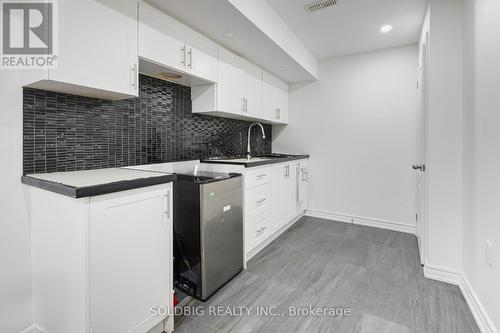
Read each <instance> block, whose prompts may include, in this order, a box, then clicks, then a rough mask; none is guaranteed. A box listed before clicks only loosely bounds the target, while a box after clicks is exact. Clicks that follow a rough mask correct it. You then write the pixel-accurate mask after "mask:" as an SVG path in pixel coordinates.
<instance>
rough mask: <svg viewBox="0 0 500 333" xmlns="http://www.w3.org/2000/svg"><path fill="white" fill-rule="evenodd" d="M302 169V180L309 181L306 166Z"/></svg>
mask: <svg viewBox="0 0 500 333" xmlns="http://www.w3.org/2000/svg"><path fill="white" fill-rule="evenodd" d="M301 171H302V181H303V182H307V170H306V168H302V169H301Z"/></svg>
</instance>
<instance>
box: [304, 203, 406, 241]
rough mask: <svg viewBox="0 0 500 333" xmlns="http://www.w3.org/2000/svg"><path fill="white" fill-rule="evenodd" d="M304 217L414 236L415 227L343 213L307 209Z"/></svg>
mask: <svg viewBox="0 0 500 333" xmlns="http://www.w3.org/2000/svg"><path fill="white" fill-rule="evenodd" d="M306 215H307V216H311V217H317V218H320V219H326V220H332V221H338V222H345V223H353V224H359V225H364V226H367V227H374V228H381V229H387V230H392V231H399V232H404V233H407V234H413V235H414V234H415V226H414V225H410V224H405V223H401V222H395V221H389V220H382V219H376V218H371V217H363V216H356V215H350V214H343V213H335V212H327V211H323V210H316V209H308V210H306Z"/></svg>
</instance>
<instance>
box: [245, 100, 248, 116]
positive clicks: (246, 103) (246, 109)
mask: <svg viewBox="0 0 500 333" xmlns="http://www.w3.org/2000/svg"><path fill="white" fill-rule="evenodd" d="M245 112H247V113H248V98H246V97H245Z"/></svg>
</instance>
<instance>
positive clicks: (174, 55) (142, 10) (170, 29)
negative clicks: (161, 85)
mask: <svg viewBox="0 0 500 333" xmlns="http://www.w3.org/2000/svg"><path fill="white" fill-rule="evenodd" d="M185 41H186V26H185V25H183V24H182V23H180V22H178V21H176V20H175V19H173V18H172V17H170V16H168V15H166V14H164V13H162V12H161V11H159V10H157V9H156V8H154V7H151V6H150V5H148V4H146V3H144V2H141V3H140V6H139V56H140V57H141V58H144V59H148V60H151V61H153V62H156V63H158V64H160V65H164V66H167V67H170V68H173V69H176V70H179V71H185V70H186V45H185Z"/></svg>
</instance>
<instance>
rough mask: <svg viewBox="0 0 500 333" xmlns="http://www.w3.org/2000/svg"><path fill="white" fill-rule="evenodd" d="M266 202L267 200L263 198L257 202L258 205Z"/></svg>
mask: <svg viewBox="0 0 500 333" xmlns="http://www.w3.org/2000/svg"><path fill="white" fill-rule="evenodd" d="M265 201H266V198H262V199H260V200H257V205H261V204H263V203H264V202H265Z"/></svg>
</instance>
